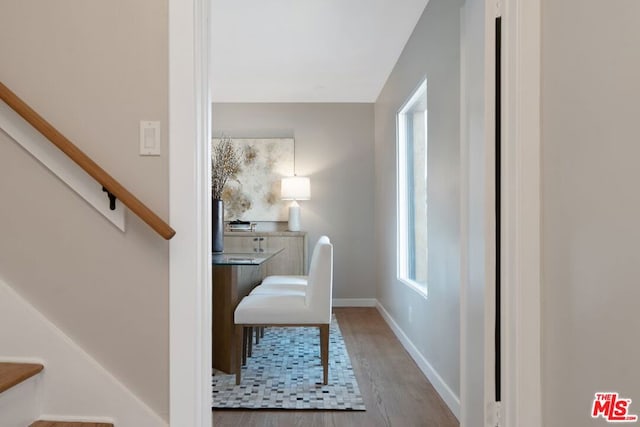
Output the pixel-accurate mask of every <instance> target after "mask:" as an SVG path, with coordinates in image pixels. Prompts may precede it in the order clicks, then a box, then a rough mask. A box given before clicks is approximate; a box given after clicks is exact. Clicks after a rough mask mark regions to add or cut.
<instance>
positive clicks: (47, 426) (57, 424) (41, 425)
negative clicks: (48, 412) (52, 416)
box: [29, 421, 113, 427]
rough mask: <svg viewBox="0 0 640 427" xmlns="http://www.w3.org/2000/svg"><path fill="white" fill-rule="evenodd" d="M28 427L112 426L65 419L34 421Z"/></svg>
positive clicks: (111, 426) (111, 425) (110, 426)
mask: <svg viewBox="0 0 640 427" xmlns="http://www.w3.org/2000/svg"><path fill="white" fill-rule="evenodd" d="M29 427H113V424H110V423H78V422H75V423H70V422H65V421H36V422H35V423H33V424H31V425H30V426H29Z"/></svg>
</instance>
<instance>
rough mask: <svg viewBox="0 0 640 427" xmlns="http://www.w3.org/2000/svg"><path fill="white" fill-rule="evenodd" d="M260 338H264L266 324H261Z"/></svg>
mask: <svg viewBox="0 0 640 427" xmlns="http://www.w3.org/2000/svg"><path fill="white" fill-rule="evenodd" d="M260 338H264V326H260Z"/></svg>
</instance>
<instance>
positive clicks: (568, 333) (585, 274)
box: [542, 0, 640, 427]
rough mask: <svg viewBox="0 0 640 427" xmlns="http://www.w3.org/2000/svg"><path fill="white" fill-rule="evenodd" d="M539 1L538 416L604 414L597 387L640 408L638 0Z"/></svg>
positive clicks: (586, 419) (557, 418)
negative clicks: (596, 403)
mask: <svg viewBox="0 0 640 427" xmlns="http://www.w3.org/2000/svg"><path fill="white" fill-rule="evenodd" d="M542 10H543V16H542V34H543V39H542V43H543V49H542V153H543V157H542V161H543V169H542V172H543V174H542V176H543V181H542V188H543V199H542V204H543V211H542V220H543V221H542V223H543V236H542V243H543V248H542V249H543V253H542V255H543V257H542V259H543V281H542V292H543V294H542V297H543V298H542V301H543V303H542V304H543V305H542V322H543V340H542V346H543V359H542V363H543V366H542V367H543V378H542V380H543V383H542V385H543V393H542V396H543V413H544V420H543V424H544V425H545V426H550V427H553V426H558V427H560V426H585V425H603V423H604V421H603V420H602V419H600V420H592V419H591V417H590V409H591V403H592V401H593V398H594V393H596V392H599V391H617V392H619V393H621V394H622V396H623V397H625V398H631V399H633V403H632V405H631V413H633V414H640V404H639V403H638V402H640V400H639V399H640V382H639V381H638V360H640V344H638V339H637V337H638V330H640V316H639V315H638V301H640V287H639V286H638V277H640V251H639V250H638V242H639V241H640V227H639V226H638V218H640V192H639V191H638V182H640V167H639V166H638V161H639V160H638V159H640V144H639V143H638V118H639V112H640V109H639V108H638V99H640V79H639V76H640V55H639V53H638V52H640V51H639V50H638V46H640V26H638V17H639V16H640V3H639V2H637V1H636V0H617V1H614V2H602V1H597V0H565V1H560V2H559V1H556V0H544V1H543V9H542Z"/></svg>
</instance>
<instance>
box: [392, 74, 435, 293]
mask: <svg viewBox="0 0 640 427" xmlns="http://www.w3.org/2000/svg"><path fill="white" fill-rule="evenodd" d="M397 126H398V133H397V137H398V140H397V150H398V168H397V173H398V177H397V179H398V245H399V246H398V279H399V280H400V281H402V282H404V283H406V284H407V285H409V286H411V287H413V288H414V289H416V290H417V291H419V292H421V293H423V294H424V295H425V296H426V293H427V273H428V265H427V254H428V245H427V240H428V239H427V151H428V150H427V81H426V79H425V80H424V81H423V82H422V84H421V85H420V87H418V89H417V90H416V91H415V92H414V93H413V95H411V97H410V98H409V99H408V100H407V102H406V103H405V104H404V106H403V107H402V108H401V109H400V111H399V112H398V118H397Z"/></svg>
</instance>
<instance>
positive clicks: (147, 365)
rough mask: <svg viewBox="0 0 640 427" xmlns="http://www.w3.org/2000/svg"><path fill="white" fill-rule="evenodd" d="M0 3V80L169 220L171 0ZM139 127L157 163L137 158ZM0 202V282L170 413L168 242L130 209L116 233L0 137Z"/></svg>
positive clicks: (156, 408)
mask: <svg viewBox="0 0 640 427" xmlns="http://www.w3.org/2000/svg"><path fill="white" fill-rule="evenodd" d="M1 9H2V12H1V13H0V57H1V58H2V66H1V67H0V81H2V82H3V83H4V84H6V85H7V86H8V87H9V88H11V89H12V90H13V91H15V92H16V93H17V94H18V95H19V96H21V97H22V98H23V99H24V100H25V101H26V102H27V103H29V104H30V105H31V106H32V107H33V108H34V109H35V110H36V111H38V112H39V113H40V114H41V115H43V116H44V117H45V118H46V119H47V120H49V121H50V122H51V123H52V124H53V125H54V126H55V127H57V128H58V129H59V130H60V131H61V132H62V133H63V134H65V135H66V136H67V137H68V138H70V139H71V140H72V141H74V142H75V143H76V144H77V145H78V146H79V147H80V148H81V149H82V150H83V151H85V152H86V153H87V154H88V155H89V156H90V157H92V158H93V159H94V160H96V162H97V163H98V164H100V165H101V166H103V167H104V168H105V169H106V170H107V171H109V173H111V174H112V175H113V176H114V177H115V178H116V179H118V180H119V181H120V182H121V183H122V184H123V185H124V186H126V187H127V188H129V189H130V190H131V191H132V192H133V193H134V194H135V195H136V196H138V197H139V198H140V199H141V200H142V201H144V202H145V203H146V204H148V205H149V206H150V207H151V208H152V209H153V210H155V211H157V212H158V213H159V215H160V216H161V217H164V218H167V217H168V198H169V193H168V176H169V173H168V172H169V171H168V157H167V156H166V153H167V143H166V142H167V139H166V135H167V132H166V129H167V128H166V124H167V117H168V87H167V86H168V84H167V83H168V67H167V61H168V46H167V44H168V40H167V39H168V20H167V1H166V0H161V1H156V0H134V1H119V2H86V1H83V0H66V1H62V2H49V1H46V0H34V1H28V2H24V1H21V0H3V1H2V6H1ZM140 120H160V121H161V122H162V124H163V128H162V130H163V140H162V148H163V153H164V155H163V156H161V157H140V156H138V149H139V143H138V123H139V121H140ZM0 200H2V202H1V204H0V205H1V206H0V235H1V236H2V237H1V239H0V275H2V277H4V278H5V279H6V281H7V283H9V284H10V285H11V286H12V287H14V289H15V290H16V291H18V293H19V294H20V295H22V296H23V297H25V298H26V299H27V300H28V301H29V302H30V303H31V304H33V305H34V306H35V307H37V308H38V310H40V311H41V312H42V313H43V314H45V316H46V317H47V318H48V319H50V320H52V321H53V322H54V323H55V324H56V325H57V326H58V327H59V328H61V329H62V330H64V331H65V333H66V334H68V335H69V336H70V337H72V338H73V339H74V341H75V342H77V343H78V344H79V345H81V346H82V347H83V349H85V350H86V351H87V352H88V353H90V354H91V355H92V356H93V357H95V358H96V359H97V360H99V362H100V363H101V364H102V365H103V366H105V367H106V368H107V369H108V370H109V371H110V372H112V373H113V374H114V375H115V376H117V377H118V378H119V379H120V380H121V381H122V382H123V383H125V384H127V386H128V387H129V388H130V389H131V390H133V391H134V393H136V394H137V395H138V396H140V397H141V398H142V399H143V400H144V401H145V402H146V403H147V404H148V405H149V406H150V407H152V408H153V410H154V411H156V412H157V413H159V414H162V416H164V417H167V418H168V387H169V384H168V383H169V378H168V374H167V372H168V367H169V357H168V336H169V334H168V243H167V242H166V241H164V240H163V239H162V238H160V237H159V236H157V235H156V234H155V233H154V232H153V231H152V230H151V229H150V228H149V227H148V226H147V225H146V224H144V223H143V222H142V221H141V220H139V219H138V218H137V217H136V216H135V215H131V214H129V215H128V216H127V219H126V221H127V232H126V233H125V234H123V233H121V232H120V231H119V230H117V229H116V228H114V227H113V226H112V225H111V224H110V223H108V222H107V221H106V220H105V219H104V218H103V217H102V216H101V215H99V214H97V213H96V212H95V211H94V210H93V209H92V208H91V207H90V206H88V205H87V204H86V203H85V202H84V201H83V200H82V199H80V198H79V197H78V196H77V195H76V194H75V193H74V192H73V191H71V190H70V189H69V188H67V187H66V185H64V184H62V183H61V182H60V181H59V180H58V179H57V178H56V177H55V176H53V175H51V173H50V172H49V171H47V170H46V169H45V168H43V166H42V165H40V164H39V163H38V162H37V161H36V160H34V159H33V158H32V157H31V156H30V155H29V154H27V153H25V152H24V151H23V150H22V149H21V148H20V147H19V146H17V145H16V144H15V143H14V142H13V141H11V140H10V139H9V138H8V137H7V136H6V135H5V134H3V133H1V132H0ZM105 203H106V198H105ZM177 231H178V233H180V230H177ZM0 327H1V326H0ZM2 353H3V352H2V350H0V356H1V355H2Z"/></svg>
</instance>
